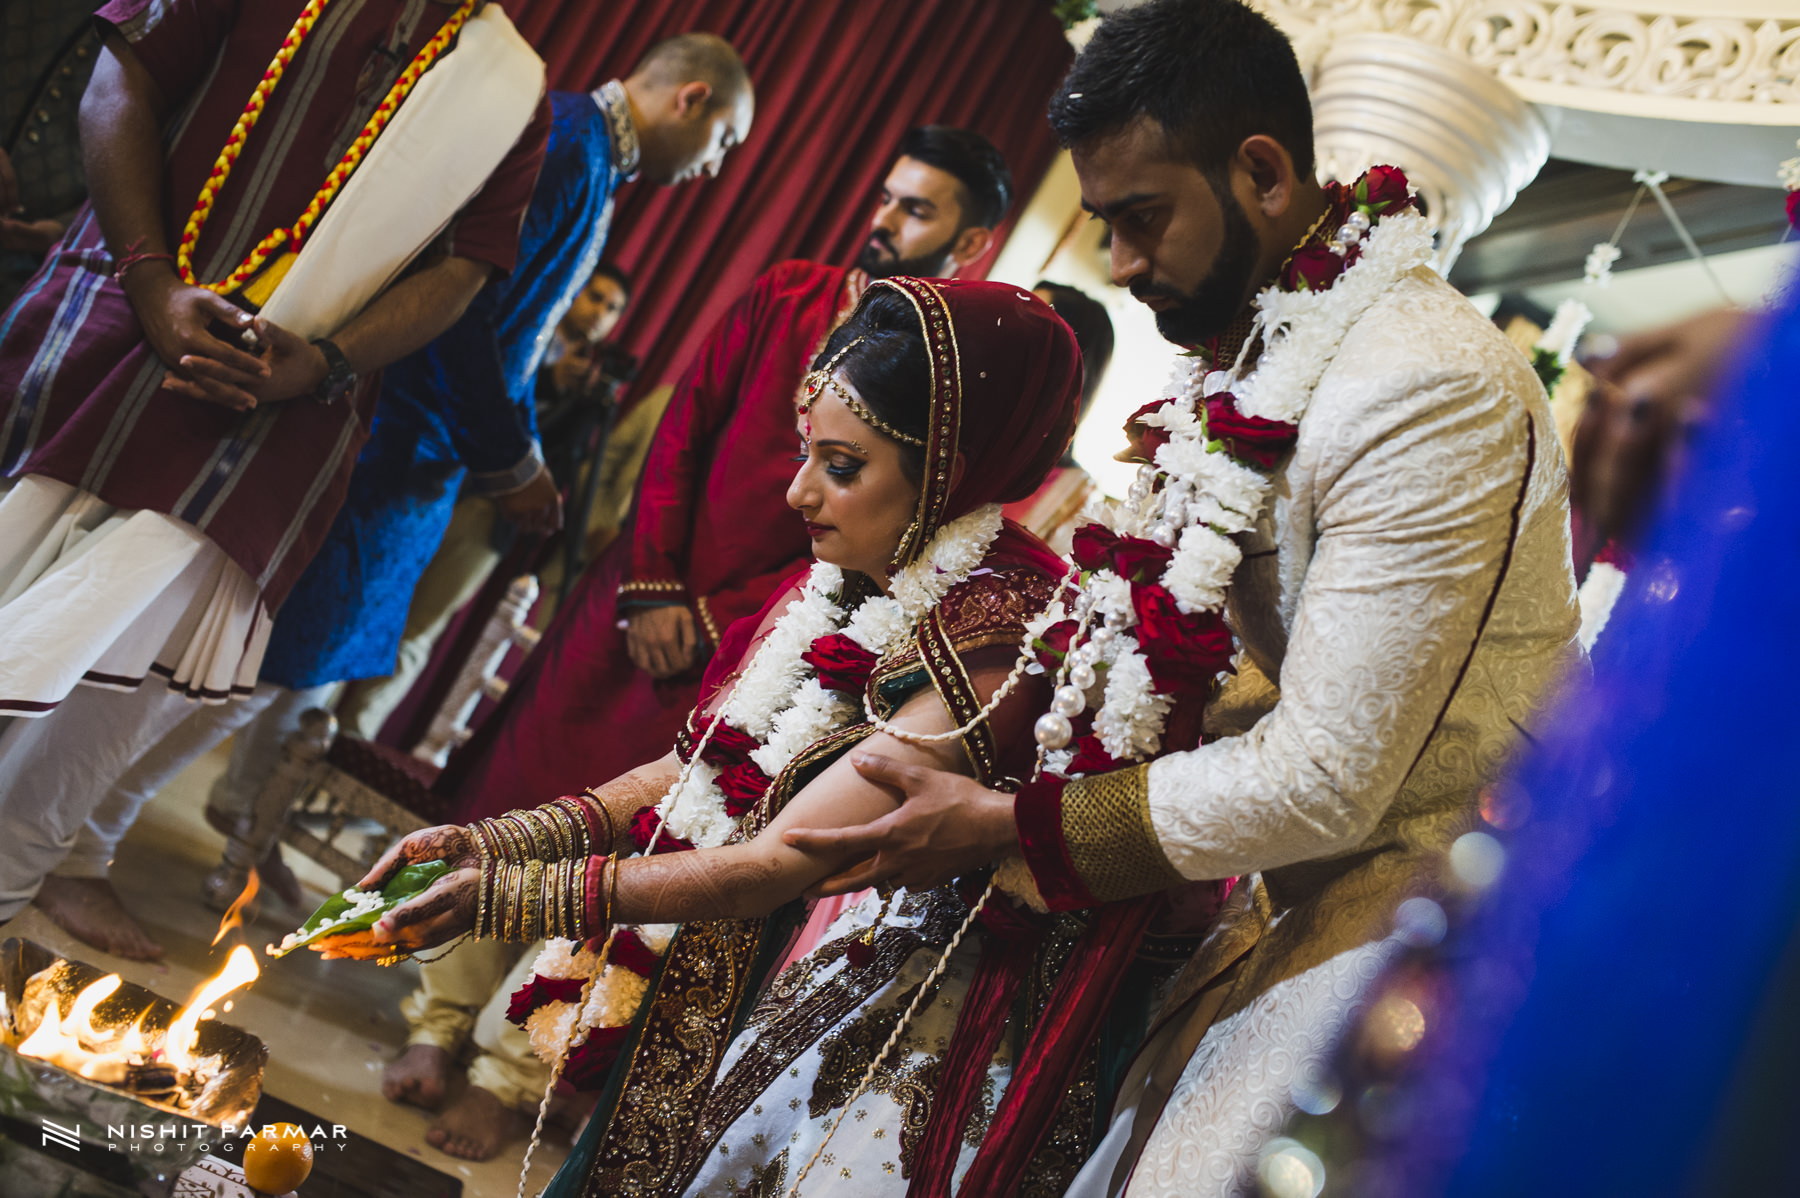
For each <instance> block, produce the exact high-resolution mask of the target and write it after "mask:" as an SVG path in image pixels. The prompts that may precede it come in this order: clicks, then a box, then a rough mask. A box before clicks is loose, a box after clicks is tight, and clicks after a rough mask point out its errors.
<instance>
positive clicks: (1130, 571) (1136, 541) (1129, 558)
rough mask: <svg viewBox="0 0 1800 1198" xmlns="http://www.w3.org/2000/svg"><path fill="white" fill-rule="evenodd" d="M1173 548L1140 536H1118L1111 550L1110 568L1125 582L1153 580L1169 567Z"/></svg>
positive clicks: (1173, 553)
mask: <svg viewBox="0 0 1800 1198" xmlns="http://www.w3.org/2000/svg"><path fill="white" fill-rule="evenodd" d="M1173 556H1175V551H1174V550H1173V549H1164V548H1163V547H1162V546H1161V545H1158V544H1157V543H1156V542H1155V541H1146V540H1144V539H1143V538H1142V537H1120V538H1119V541H1118V544H1116V545H1114V546H1113V550H1112V568H1113V572H1114V573H1116V574H1117V575H1118V576H1119V577H1120V578H1123V579H1125V580H1126V581H1127V582H1155V581H1156V580H1157V579H1159V578H1161V577H1162V576H1163V571H1164V570H1166V569H1168V568H1169V559H1170V558H1171V557H1173Z"/></svg>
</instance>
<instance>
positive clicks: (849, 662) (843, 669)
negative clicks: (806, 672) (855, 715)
mask: <svg viewBox="0 0 1800 1198" xmlns="http://www.w3.org/2000/svg"><path fill="white" fill-rule="evenodd" d="M800 660H801V661H804V662H805V663H806V664H807V665H809V666H811V667H812V668H813V669H815V670H817V671H818V673H819V685H820V686H822V687H824V688H825V689H826V690H828V691H852V692H854V693H856V694H859V695H860V694H862V692H863V690H864V688H865V687H867V686H868V685H869V675H870V674H873V673H874V672H875V655H874V654H873V653H871V652H869V651H868V650H867V649H865V648H863V647H862V646H861V645H859V644H857V643H856V642H855V641H853V640H851V639H850V638H849V637H847V636H845V635H844V634H843V633H841V632H834V633H832V634H831V635H830V636H822V637H820V638H819V639H818V640H816V641H814V642H813V643H812V648H810V649H808V650H807V651H806V652H805V653H802V654H801V655H800Z"/></svg>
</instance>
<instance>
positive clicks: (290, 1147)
mask: <svg viewBox="0 0 1800 1198" xmlns="http://www.w3.org/2000/svg"><path fill="white" fill-rule="evenodd" d="M312 1153H313V1149H312V1141H311V1140H309V1139H307V1137H306V1132H305V1131H304V1130H302V1129H301V1128H298V1127H296V1126H294V1125H293V1124H292V1123H272V1124H270V1125H269V1126H267V1127H265V1128H263V1129H262V1131H260V1132H258V1133H257V1136H256V1138H255V1139H253V1140H251V1141H250V1142H249V1143H248V1144H245V1145H244V1180H245V1181H246V1182H248V1183H249V1185H250V1188H251V1189H253V1190H260V1191H261V1192H263V1193H265V1194H285V1193H287V1192H288V1191H289V1190H293V1189H298V1188H299V1186H300V1183H301V1182H303V1181H305V1180H306V1178H307V1175H308V1174H309V1173H311V1172H312Z"/></svg>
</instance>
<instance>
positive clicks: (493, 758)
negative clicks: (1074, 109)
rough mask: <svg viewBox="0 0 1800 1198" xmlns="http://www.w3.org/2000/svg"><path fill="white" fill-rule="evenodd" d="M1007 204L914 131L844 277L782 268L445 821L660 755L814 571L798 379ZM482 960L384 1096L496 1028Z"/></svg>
mask: <svg viewBox="0 0 1800 1198" xmlns="http://www.w3.org/2000/svg"><path fill="white" fill-rule="evenodd" d="M1011 198H1012V176H1011V174H1010V172H1009V171H1008V170H1007V167H1006V163H1005V160H1004V159H1003V158H1002V157H1001V155H1000V152H999V151H998V150H997V149H995V148H994V146H993V145H992V144H991V143H990V142H989V141H988V140H987V139H986V138H985V137H983V136H981V135H980V134H979V133H974V132H970V131H968V130H965V129H951V128H946V127H943V126H924V127H921V128H917V129H913V130H912V131H911V132H909V133H907V134H906V136H905V137H904V138H903V139H902V140H901V142H900V147H899V154H898V156H897V158H896V160H895V162H894V165H893V167H892V169H890V171H889V172H888V176H887V179H886V181H885V182H884V183H883V184H882V190H881V199H880V203H879V205H878V207H877V208H876V212H875V219H874V221H873V223H872V225H871V227H870V230H869V236H868V240H867V241H866V242H865V243H864V246H863V249H862V251H861V253H860V254H859V255H858V257H857V262H856V265H855V266H854V267H845V266H827V265H825V264H823V263H818V262H804V261H789V262H782V263H779V264H778V265H776V266H773V267H771V268H770V269H769V270H768V271H766V272H764V273H763V275H762V276H761V277H760V278H758V279H757V281H756V282H755V283H754V284H752V285H751V287H750V290H749V291H747V292H746V293H745V294H744V295H743V296H742V297H741V298H740V299H739V300H738V301H737V302H736V303H735V304H733V305H732V307H731V309H730V310H729V311H728V312H727V313H726V314H725V317H724V319H722V320H721V321H720V322H719V324H718V325H717V327H715V328H714V329H713V331H712V333H711V334H710V335H709V336H708V337H707V339H706V341H705V342H703V343H702V344H701V346H700V349H699V352H698V353H697V354H696V355H695V357H694V360H693V361H692V362H691V363H690V364H689V366H688V369H687V371H686V372H685V373H684V374H683V375H682V377H681V380H680V381H679V382H678V383H677V384H676V387H675V393H674V395H673V396H672V397H671V399H670V401H669V407H668V411H667V412H666V413H665V415H664V416H663V419H662V423H661V424H660V425H658V427H657V430H656V435H655V438H654V439H653V441H652V443H651V447H650V454H649V458H648V459H647V461H646V462H645V465H644V471H643V477H642V481H641V482H640V484H639V490H638V498H637V510H636V514H635V517H634V520H633V523H632V525H631V526H630V527H628V528H627V529H626V530H625V531H624V532H622V533H621V534H620V535H619V537H618V539H617V540H615V541H614V542H613V543H612V545H611V546H609V547H608V549H607V550H606V552H605V554H604V555H602V556H601V558H600V559H599V560H598V561H596V562H595V563H594V565H593V566H592V567H591V568H590V569H589V570H588V571H587V573H586V574H585V575H583V577H582V579H581V581H580V582H579V583H577V584H576V586H575V588H574V590H573V591H571V592H570V594H569V597H568V599H567V601H566V602H565V603H564V604H563V606H562V608H561V610H560V611H558V613H557V615H556V618H555V620H554V621H552V623H551V625H550V627H549V628H548V629H546V630H545V633H544V639H543V642H542V643H541V644H540V645H539V646H538V647H537V648H536V649H535V650H534V651H533V652H532V654H531V656H530V657H528V658H527V659H526V662H525V665H524V668H523V669H522V670H521V671H520V674H519V677H518V678H517V679H516V680H515V681H514V682H513V683H512V685H511V687H510V688H509V690H508V692H507V696H506V699H505V701H504V702H503V703H502V704H501V707H500V710H499V711H497V712H495V713H494V715H493V716H492V717H491V718H489V719H488V721H487V722H486V723H485V724H484V725H483V726H482V728H481V729H480V731H478V732H477V733H476V735H475V737H474V739H473V740H472V741H471V742H470V743H469V745H468V746H466V747H465V748H464V749H462V750H461V751H459V752H458V753H457V754H456V755H455V756H454V757H453V758H452V759H451V762H450V765H449V768H448V769H446V770H445V772H444V774H443V776H442V777H441V778H440V779H439V780H438V783H437V789H438V790H439V791H441V792H443V793H446V794H448V795H450V796H451V797H453V799H454V800H455V803H456V806H455V811H456V814H455V816H454V817H453V820H452V822H455V823H470V822H472V821H474V820H477V819H481V818H484V817H487V816H491V815H498V814H499V813H501V812H503V811H507V810H510V809H512V808H514V807H518V806H528V805H530V804H532V803H535V802H538V801H540V800H545V801H547V800H548V799H551V798H554V797H556V796H557V795H559V794H564V793H567V792H569V791H573V790H578V789H579V788H580V787H581V786H583V785H585V784H588V783H593V782H597V781H599V780H601V779H605V778H614V777H618V776H619V775H621V774H623V773H625V772H626V771H628V770H630V769H632V768H634V767H636V766H638V765H642V764H643V763H644V762H645V761H648V760H649V759H650V758H652V757H654V756H655V755H657V754H659V753H662V752H665V751H667V746H668V745H669V744H670V743H671V742H672V741H673V740H674V738H675V735H676V733H677V732H678V731H680V729H681V725H682V722H683V720H684V719H685V718H686V716H687V714H688V712H689V711H690V710H692V708H693V705H694V703H695V701H696V699H697V697H698V695H699V689H700V676H701V671H702V668H703V666H704V664H705V662H706V659H707V657H708V656H709V655H710V653H711V650H712V648H713V647H714V646H716V645H717V644H718V640H719V635H720V633H721V632H723V631H724V629H725V628H726V627H727V626H728V625H730V624H731V622H732V621H734V620H737V619H739V618H741V617H744V616H748V615H752V614H754V613H755V612H756V611H757V610H759V609H760V608H761V607H762V605H763V603H764V602H765V601H766V600H767V599H768V597H769V594H770V593H771V592H772V591H773V590H774V589H775V584H776V583H777V581H778V580H780V579H781V578H783V577H785V576H786V575H787V574H789V573H791V572H792V571H793V570H794V569H795V568H797V567H798V566H799V565H801V564H802V563H803V562H805V561H808V560H810V558H811V556H812V551H811V541H810V538H809V537H808V536H807V533H806V529H805V525H804V524H803V523H802V522H801V521H800V520H799V519H798V518H797V517H796V516H795V515H794V513H793V512H792V510H790V509H789V508H788V506H787V500H786V493H787V487H788V483H789V481H790V480H791V479H792V477H793V470H794V468H793V456H794V448H795V445H796V432H795V409H794V400H795V397H796V396H797V395H798V394H799V391H800V380H801V378H802V377H803V376H804V375H805V373H806V370H807V368H808V366H809V365H810V364H811V362H812V360H813V358H814V357H815V356H816V355H817V354H818V352H819V349H820V348H821V347H822V346H823V345H824V343H825V340H826V338H827V337H828V336H829V335H830V334H831V331H832V330H833V329H835V328H836V327H837V325H838V324H839V323H840V322H842V321H843V320H845V319H847V318H848V317H849V315H850V313H851V312H852V311H853V310H854V309H855V307H856V304H857V301H858V300H859V299H860V298H861V297H862V293H863V289H864V288H865V287H867V286H868V283H869V281H870V279H872V278H887V277H890V276H894V275H898V274H903V273H904V274H912V275H920V276H925V277H940V276H946V275H950V274H952V273H954V272H955V271H956V269H957V268H958V267H960V266H962V265H964V264H966V263H968V262H972V261H974V260H975V259H977V258H979V257H981V255H982V254H984V253H985V252H986V251H987V249H988V247H989V245H990V244H991V242H992V240H993V231H994V229H995V227H996V226H998V225H999V223H1000V221H1001V219H1002V218H1003V217H1004V216H1005V215H1006V210H1007V208H1008V206H1009V204H1010V202H1011ZM646 801H647V802H648V801H650V800H649V798H648V797H647V798H646ZM490 947H492V948H500V949H501V951H502V952H504V951H505V950H504V948H503V947H502V946H497V945H488V944H482V945H475V946H471V947H470V948H465V949H464V950H463V951H461V952H459V953H457V954H456V955H455V956H454V957H452V958H450V959H449V960H447V961H445V962H444V963H443V964H441V965H435V966H426V967H425V968H424V969H423V970H422V971H421V975H422V985H421V987H420V989H419V990H418V991H417V992H416V993H415V994H414V995H413V997H412V998H411V999H410V1000H409V1001H408V1003H407V1005H406V1008H405V1010H406V1014H407V1018H408V1022H409V1024H410V1025H411V1029H412V1031H411V1034H410V1036H409V1045H410V1046H409V1047H408V1049H407V1051H406V1052H405V1054H403V1055H402V1056H401V1057H400V1058H399V1059H398V1060H396V1061H395V1062H394V1063H393V1064H392V1065H390V1066H389V1067H388V1071H387V1074H386V1078H385V1081H384V1083H383V1087H382V1089H383V1093H385V1094H386V1095H387V1096H388V1097H389V1098H390V1099H394V1100H398V1101H404V1102H411V1103H415V1104H418V1105H424V1106H432V1105H435V1103H436V1102H437V1101H439V1100H440V1099H441V1097H442V1095H443V1093H444V1090H445V1087H446V1085H447V1084H448V1081H449V1078H450V1071H451V1066H452V1065H453V1063H454V1060H453V1057H452V1055H451V1051H450V1050H449V1049H447V1048H446V1047H445V1044H446V1040H447V1037H446V1036H445V1035H444V1034H443V1029H445V1028H459V1029H462V1030H463V1032H464V1034H466V1029H468V1028H469V1027H470V1026H471V1025H475V1024H477V1022H478V1019H477V1015H476V1012H477V1011H478V1010H480V1009H481V1008H482V1007H483V1004H484V1003H487V1004H488V1007H487V1009H486V1010H483V1011H481V1014H480V1016H479V1022H480V1023H481V1024H483V1025H496V1024H499V1023H500V1022H501V1015H500V1012H502V1011H503V1010H504V1009H505V1007H506V1003H507V997H508V996H509V995H510V994H511V993H512V991H513V990H514V989H516V988H517V987H516V985H515V984H514V981H513V980H512V979H507V980H506V981H502V977H503V975H505V974H506V972H507V969H508V968H509V965H510V963H511V962H510V961H509V960H508V959H507V957H498V958H497V959H496V958H494V957H493V956H492V955H488V954H484V953H483V952H482V951H479V950H485V949H487V948H490ZM535 957H536V953H535V951H527V952H525V953H524V954H523V956H522V957H518V958H517V960H518V961H519V962H520V966H521V967H522V968H524V969H525V970H527V973H526V974H525V975H524V976H522V977H520V978H518V979H517V980H518V982H519V983H522V982H523V981H524V980H525V977H528V976H529V972H528V970H529V965H530V962H531V961H532V960H534V959H535ZM490 996H491V997H490ZM521 1041H523V1037H522V1036H520V1037H514V1038H512V1039H511V1041H510V1043H512V1044H514V1045H515V1046H517V1045H518V1044H519V1043H520V1042H521ZM493 1042H494V1043H496V1044H497V1045H499V1044H502V1041H500V1040H498V1039H495V1040H494V1041H493ZM498 1050H503V1049H496V1051H498ZM520 1064H522V1065H523V1064H525V1062H520Z"/></svg>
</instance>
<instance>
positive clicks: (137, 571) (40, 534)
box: [0, 474, 270, 717]
mask: <svg viewBox="0 0 1800 1198" xmlns="http://www.w3.org/2000/svg"><path fill="white" fill-rule="evenodd" d="M269 628H270V620H269V616H268V613H267V612H265V611H264V610H263V607H262V601H261V598H260V595H259V592H258V589H257V586H256V583H255V581H254V580H253V579H252V578H251V577H250V576H249V575H248V574H246V573H245V572H244V570H243V568H242V567H240V566H239V565H238V564H237V563H236V562H234V561H232V560H231V559H230V558H229V557H228V556H226V554H225V551H224V550H223V549H220V548H219V547H218V546H217V545H216V544H214V543H213V542H212V541H210V540H208V539H207V538H206V536H204V535H203V534H202V533H200V532H198V531H197V530H195V529H194V528H193V527H192V526H190V525H187V524H184V523H182V522H181V521H180V520H177V519H175V518H174V517H173V516H167V515H164V514H163V513H161V512H151V511H128V510H121V509H119V508H115V507H113V506H111V505H110V504H108V503H105V502H104V501H102V500H101V499H99V498H98V497H96V496H94V495H92V494H89V493H88V492H86V491H82V490H80V489H78V488H76V487H72V486H70V485H68V484H67V483H61V482H57V481H56V480H54V479H50V478H45V477H43V476H41V475H35V474H28V475H25V476H24V477H23V478H19V479H15V480H10V481H0V714H4V715H12V716H27V717H38V716H43V715H45V714H46V713H48V712H50V711H52V710H53V709H55V707H56V706H57V704H59V703H61V702H62V701H63V700H64V699H66V698H67V697H68V695H69V693H70V692H71V691H72V690H74V688H75V686H76V685H77V684H78V683H85V684H87V685H89V686H97V687H104V688H106V689H108V690H115V691H131V690H136V689H138V688H139V687H140V686H143V685H146V683H148V684H149V685H152V686H154V687H155V688H157V689H167V690H171V691H175V692H178V693H179V694H181V695H183V696H185V697H187V698H190V699H195V700H199V701H201V702H208V703H223V702H225V701H226V700H227V699H230V698H233V697H242V696H244V695H248V694H249V693H250V690H251V688H252V687H254V686H255V684H256V673H257V670H258V669H259V668H261V666H262V657H263V650H264V649H265V648H266V647H267V645H268V641H269Z"/></svg>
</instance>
